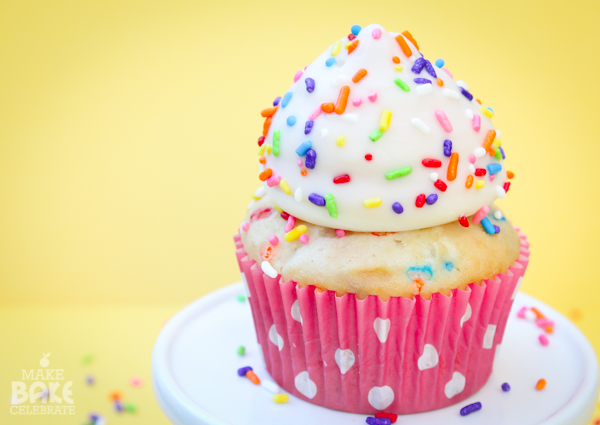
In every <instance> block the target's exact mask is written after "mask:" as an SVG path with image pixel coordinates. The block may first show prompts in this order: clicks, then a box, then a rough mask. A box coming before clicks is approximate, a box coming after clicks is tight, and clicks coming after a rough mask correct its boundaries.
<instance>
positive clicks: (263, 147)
mask: <svg viewBox="0 0 600 425" xmlns="http://www.w3.org/2000/svg"><path fill="white" fill-rule="evenodd" d="M266 148H267V145H265V144H264V143H263V144H262V146H261V147H260V148H258V155H259V156H262V155H263V154H264V153H265V149H266Z"/></svg>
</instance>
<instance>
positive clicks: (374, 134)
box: [369, 130, 383, 142]
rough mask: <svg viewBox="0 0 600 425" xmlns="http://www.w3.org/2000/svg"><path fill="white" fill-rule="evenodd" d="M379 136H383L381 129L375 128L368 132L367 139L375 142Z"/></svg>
mask: <svg viewBox="0 0 600 425" xmlns="http://www.w3.org/2000/svg"><path fill="white" fill-rule="evenodd" d="M381 136H383V131H381V130H375V131H373V132H371V134H369V139H371V140H372V141H374V142H376V141H378V140H379V139H380V138H381Z"/></svg>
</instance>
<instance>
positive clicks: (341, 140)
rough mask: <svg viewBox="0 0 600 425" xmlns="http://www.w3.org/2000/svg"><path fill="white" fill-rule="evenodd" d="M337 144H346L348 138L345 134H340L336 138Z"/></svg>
mask: <svg viewBox="0 0 600 425" xmlns="http://www.w3.org/2000/svg"><path fill="white" fill-rule="evenodd" d="M335 144H336V145H338V146H344V145H345V144H346V138H345V137H344V136H338V137H337V139H335Z"/></svg>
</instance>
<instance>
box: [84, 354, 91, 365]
mask: <svg viewBox="0 0 600 425" xmlns="http://www.w3.org/2000/svg"><path fill="white" fill-rule="evenodd" d="M93 361H94V356H92V355H91V354H86V355H85V356H83V357H82V358H81V363H82V364H84V365H88V364H90V363H92V362H93Z"/></svg>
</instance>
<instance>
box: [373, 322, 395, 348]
mask: <svg viewBox="0 0 600 425" xmlns="http://www.w3.org/2000/svg"><path fill="white" fill-rule="evenodd" d="M391 325H392V322H391V321H390V319H382V318H380V317H378V318H376V319H375V321H374V322H373V329H375V333H376V334H377V338H379V341H381V343H384V342H386V341H387V338H388V334H389V333H390V327H391Z"/></svg>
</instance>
